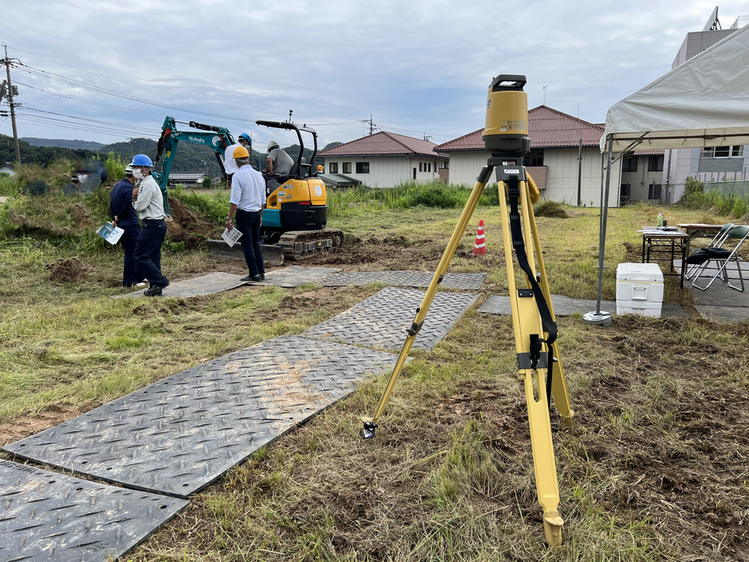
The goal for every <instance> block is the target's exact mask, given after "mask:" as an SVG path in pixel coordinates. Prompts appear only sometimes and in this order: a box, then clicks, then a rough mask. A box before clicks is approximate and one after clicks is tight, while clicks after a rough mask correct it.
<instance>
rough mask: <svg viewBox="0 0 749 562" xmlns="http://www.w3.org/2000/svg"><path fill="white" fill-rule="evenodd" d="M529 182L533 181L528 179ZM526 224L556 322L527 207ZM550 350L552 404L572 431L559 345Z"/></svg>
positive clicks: (531, 213)
mask: <svg viewBox="0 0 749 562" xmlns="http://www.w3.org/2000/svg"><path fill="white" fill-rule="evenodd" d="M529 179H530V176H529ZM530 181H533V180H532V179H530ZM528 222H529V224H530V227H531V233H532V235H533V248H534V250H535V252H536V258H537V259H538V270H539V272H540V273H541V279H540V280H539V283H538V284H539V285H540V286H541V289H542V291H543V293H544V297H545V298H546V302H547V303H548V305H549V310H550V311H551V315H552V317H553V318H554V321H556V317H555V316H554V307H553V306H552V303H551V291H550V290H549V279H548V278H547V277H546V266H545V265H544V256H543V252H542V251H541V240H540V238H539V236H538V228H537V227H536V216H535V215H534V214H533V207H529V209H528ZM551 350H552V357H554V358H555V359H556V360H557V363H556V364H555V365H554V375H553V378H552V381H551V393H552V395H553V396H554V404H556V407H557V410H559V415H561V416H562V421H563V422H564V425H565V426H567V427H568V428H569V429H572V417H573V416H574V415H575V412H574V411H573V410H572V408H571V406H570V397H569V394H568V393H567V382H566V380H565V378H564V369H563V367H562V357H561V355H560V354H559V343H558V342H556V341H555V342H554V343H553V344H551Z"/></svg>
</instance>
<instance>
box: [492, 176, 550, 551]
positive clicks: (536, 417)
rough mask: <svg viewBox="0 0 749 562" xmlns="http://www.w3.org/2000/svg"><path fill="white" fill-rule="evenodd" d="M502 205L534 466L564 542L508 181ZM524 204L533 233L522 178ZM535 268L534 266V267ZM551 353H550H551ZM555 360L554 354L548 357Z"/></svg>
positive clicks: (536, 322)
mask: <svg viewBox="0 0 749 562" xmlns="http://www.w3.org/2000/svg"><path fill="white" fill-rule="evenodd" d="M499 189H500V194H501V195H500V197H499V201H500V205H501V209H502V234H503V237H504V246H505V262H506V264H507V283H508V287H509V291H510V303H511V305H512V324H513V328H514V330H515V350H516V352H517V354H518V370H519V372H520V375H521V376H522V378H523V382H524V385H525V399H526V403H527V405H528V421H529V425H530V433H531V447H532V449H533V467H534V471H535V475H536V491H537V494H538V502H539V504H541V508H542V509H543V514H544V532H545V535H546V542H547V543H548V544H549V546H559V545H561V544H562V526H563V525H564V520H563V519H562V518H561V517H560V516H559V512H558V511H557V509H558V507H559V486H558V483H557V471H556V462H555V459H554V443H553V441H552V436H551V425H550V420H549V408H548V399H547V396H546V385H545V380H544V379H543V378H542V377H541V372H545V371H546V366H545V365H541V364H539V365H537V368H532V367H531V364H530V363H529V362H528V359H527V358H528V357H530V356H531V345H530V342H531V336H532V335H538V334H543V325H542V322H541V315H540V313H539V311H538V305H537V304H536V300H535V299H534V298H533V294H532V293H533V292H532V291H529V290H528V289H521V290H518V289H517V288H516V285H515V269H514V265H513V254H512V249H513V247H512V236H511V233H510V225H509V222H510V221H509V220H508V219H507V217H508V216H509V213H508V209H507V202H506V197H505V193H506V189H507V185H506V183H505V182H499ZM520 193H521V205H522V209H523V219H524V220H523V222H524V223H525V224H524V227H525V230H526V240H527V235H529V234H530V230H531V228H530V225H529V224H528V223H529V222H530V220H529V213H528V208H529V206H530V199H529V197H528V189H527V185H526V183H525V182H524V181H522V182H520ZM528 261H529V265H530V266H531V268H533V267H534V262H533V259H532V257H529V260H528ZM531 271H533V269H531ZM547 357H548V355H547ZM548 361H551V358H550V357H549V358H548Z"/></svg>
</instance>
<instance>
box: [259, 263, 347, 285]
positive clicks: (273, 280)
mask: <svg viewBox="0 0 749 562" xmlns="http://www.w3.org/2000/svg"><path fill="white" fill-rule="evenodd" d="M336 271H339V270H338V269H335V268H332V267H301V266H298V265H292V266H289V267H284V268H283V269H276V270H275V271H271V272H270V273H267V274H266V275H265V281H264V282H262V283H256V284H257V285H276V286H277V287H298V286H299V285H306V284H307V283H320V282H321V281H322V280H323V279H324V278H326V277H328V276H329V275H331V274H332V273H335V272H336Z"/></svg>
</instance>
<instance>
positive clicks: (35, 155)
mask: <svg viewBox="0 0 749 562" xmlns="http://www.w3.org/2000/svg"><path fill="white" fill-rule="evenodd" d="M18 146H19V148H20V149H21V162H23V163H24V164H41V165H42V166H46V165H47V164H49V163H50V162H54V161H55V160H58V159H61V158H64V159H66V160H72V161H79V160H81V161H83V160H89V159H91V158H96V152H91V151H90V150H84V149H75V150H74V149H71V148H61V147H59V146H32V145H30V144H29V143H27V142H26V141H22V140H19V141H18ZM15 160H16V151H15V146H14V144H13V137H9V136H7V135H0V162H15Z"/></svg>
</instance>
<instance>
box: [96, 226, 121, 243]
mask: <svg viewBox="0 0 749 562" xmlns="http://www.w3.org/2000/svg"><path fill="white" fill-rule="evenodd" d="M124 232H125V231H124V230H123V229H121V228H120V227H119V226H114V225H113V224H112V223H111V222H105V223H104V224H103V225H102V226H101V228H99V230H97V231H96V234H98V235H99V236H101V237H102V238H104V240H106V241H107V242H109V243H110V244H112V245H114V244H117V241H118V240H119V239H120V238H121V237H122V234H123V233H124Z"/></svg>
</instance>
